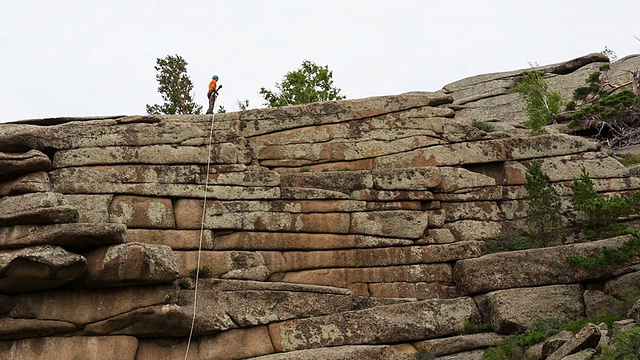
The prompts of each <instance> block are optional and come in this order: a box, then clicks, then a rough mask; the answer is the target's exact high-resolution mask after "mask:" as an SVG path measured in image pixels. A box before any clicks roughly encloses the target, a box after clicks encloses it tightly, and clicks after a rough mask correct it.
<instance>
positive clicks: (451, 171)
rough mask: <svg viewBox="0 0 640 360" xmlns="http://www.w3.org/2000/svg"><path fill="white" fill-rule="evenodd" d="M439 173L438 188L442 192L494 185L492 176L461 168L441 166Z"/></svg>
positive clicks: (494, 181)
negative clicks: (440, 180) (440, 179)
mask: <svg viewBox="0 0 640 360" xmlns="http://www.w3.org/2000/svg"><path fill="white" fill-rule="evenodd" d="M440 173H441V174H442V183H441V185H440V190H441V191H443V192H454V191H457V190H460V189H468V188H479V187H485V186H495V185H496V180H495V179H494V178H492V177H490V176H487V175H484V174H480V173H477V172H473V171H469V170H467V169H463V168H454V167H441V168H440Z"/></svg>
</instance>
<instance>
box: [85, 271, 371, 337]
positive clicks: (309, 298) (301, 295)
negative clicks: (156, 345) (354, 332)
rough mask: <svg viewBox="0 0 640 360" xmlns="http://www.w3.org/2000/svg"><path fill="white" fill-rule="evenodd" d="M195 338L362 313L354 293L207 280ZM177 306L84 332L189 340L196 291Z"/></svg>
mask: <svg viewBox="0 0 640 360" xmlns="http://www.w3.org/2000/svg"><path fill="white" fill-rule="evenodd" d="M198 295H199V296H198V298H199V299H207V300H206V301H199V302H198V304H197V312H196V318H195V325H194V330H193V331H194V332H193V333H194V335H196V336H206V335H212V334H216V333H219V332H221V331H226V330H230V329H237V328H239V327H241V328H246V327H252V326H258V325H264V324H269V323H272V322H278V321H284V320H291V319H297V318H301V317H306V316H322V315H327V314H334V313H340V312H344V311H349V310H355V309H358V308H360V306H361V305H360V303H359V301H358V300H357V298H355V297H354V296H353V294H352V293H351V292H349V291H347V290H344V289H335V288H328V287H318V286H308V285H292V284H288V285H285V284H264V283H261V282H246V281H230V282H229V281H227V280H223V281H219V280H214V281H206V280H205V281H203V280H201V286H200V287H199V290H198ZM177 296H178V299H177V301H176V302H174V303H171V304H167V305H152V306H148V307H144V308H136V309H132V310H130V311H128V312H124V313H120V314H118V315H115V316H113V317H111V318H108V319H105V320H103V321H98V322H96V323H93V324H90V325H88V326H86V327H85V331H86V332H87V333H89V334H94V335H105V334H123V335H136V336H145V337H149V336H156V337H164V336H188V335H189V333H190V328H191V323H192V317H193V304H194V290H179V291H178V292H177Z"/></svg>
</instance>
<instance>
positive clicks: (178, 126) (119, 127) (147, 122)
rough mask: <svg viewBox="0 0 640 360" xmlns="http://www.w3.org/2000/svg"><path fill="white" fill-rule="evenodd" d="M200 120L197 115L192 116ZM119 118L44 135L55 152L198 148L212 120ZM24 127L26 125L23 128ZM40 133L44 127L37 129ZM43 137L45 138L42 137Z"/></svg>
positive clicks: (66, 125) (52, 130)
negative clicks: (163, 146)
mask: <svg viewBox="0 0 640 360" xmlns="http://www.w3.org/2000/svg"><path fill="white" fill-rule="evenodd" d="M193 117H194V118H197V116H193ZM223 117H224V116H222V115H221V114H218V116H216V122H217V123H218V122H220V123H218V124H217V125H219V126H222V121H220V120H221V118H223ZM115 118H116V119H113V117H112V118H110V119H105V118H103V119H98V120H97V121H86V119H84V120H85V121H83V122H82V126H78V122H73V121H72V122H67V123H62V124H58V125H55V126H48V127H45V128H44V129H43V130H44V131H43V132H44V133H45V134H46V137H47V144H48V145H50V146H52V147H54V148H56V149H73V148H94V147H106V146H129V145H131V144H136V145H139V146H144V145H159V144H175V145H180V144H184V145H199V144H204V141H205V140H204V139H205V138H206V139H208V137H209V123H210V121H211V119H210V118H208V119H206V118H204V117H201V118H202V121H201V122H197V121H190V120H191V119H185V118H184V117H183V116H174V117H171V121H167V120H169V117H167V116H162V115H160V116H155V115H154V116H144V117H141V116H129V117H121V116H118V117H115ZM22 126H24V125H22ZM36 128H37V129H38V130H40V129H41V128H42V127H36ZM228 133H229V132H228V131H220V132H216V133H214V136H215V139H216V140H217V141H221V140H224V139H226V136H227V135H228ZM40 136H43V135H40Z"/></svg>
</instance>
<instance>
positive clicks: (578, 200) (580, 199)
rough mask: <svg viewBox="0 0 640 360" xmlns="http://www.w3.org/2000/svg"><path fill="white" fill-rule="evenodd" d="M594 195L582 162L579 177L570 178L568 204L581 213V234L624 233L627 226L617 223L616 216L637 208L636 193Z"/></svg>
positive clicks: (638, 195)
mask: <svg viewBox="0 0 640 360" xmlns="http://www.w3.org/2000/svg"><path fill="white" fill-rule="evenodd" d="M597 195H598V194H597V193H596V190H595V188H594V184H593V181H592V180H591V177H590V176H589V172H588V171H587V170H586V168H585V167H584V166H583V167H582V170H581V174H580V178H574V179H573V195H572V196H571V204H572V205H573V208H574V209H575V210H576V211H578V212H579V213H580V214H581V217H582V218H581V219H580V220H581V224H582V225H583V226H584V228H585V229H584V231H583V233H584V235H586V237H587V238H588V239H593V238H598V237H609V236H615V235H620V234H622V233H624V232H625V231H626V228H627V226H626V225H625V224H618V219H619V218H620V217H622V216H629V215H631V214H634V213H637V212H638V211H640V193H639V192H636V193H634V194H633V195H632V196H617V197H610V198H598V197H597Z"/></svg>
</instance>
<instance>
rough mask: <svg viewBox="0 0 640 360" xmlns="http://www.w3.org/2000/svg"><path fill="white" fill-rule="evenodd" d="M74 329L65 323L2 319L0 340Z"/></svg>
mask: <svg viewBox="0 0 640 360" xmlns="http://www.w3.org/2000/svg"><path fill="white" fill-rule="evenodd" d="M76 328H77V327H76V325H74V324H72V323H69V322H65V321H57V320H37V319H11V318H4V319H0V340H17V339H23V338H29V337H41V336H50V335H55V334H62V333H70V332H73V331H74V330H76ZM1 347H2V345H0V348H1Z"/></svg>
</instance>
